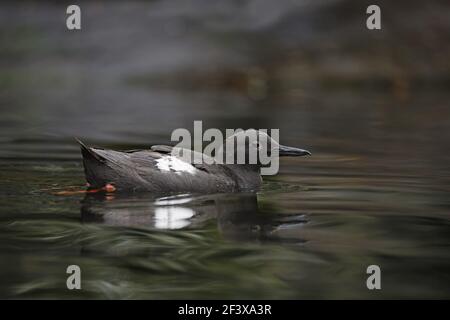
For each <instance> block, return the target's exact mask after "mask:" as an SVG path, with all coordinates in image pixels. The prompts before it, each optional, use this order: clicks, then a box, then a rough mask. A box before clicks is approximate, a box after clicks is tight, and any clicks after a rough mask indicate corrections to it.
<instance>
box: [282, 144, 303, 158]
mask: <svg viewBox="0 0 450 320" xmlns="http://www.w3.org/2000/svg"><path fill="white" fill-rule="evenodd" d="M279 155H280V157H301V156H310V155H311V152H309V151H308V150H303V149H299V148H294V147H288V146H283V145H280V147H279Z"/></svg>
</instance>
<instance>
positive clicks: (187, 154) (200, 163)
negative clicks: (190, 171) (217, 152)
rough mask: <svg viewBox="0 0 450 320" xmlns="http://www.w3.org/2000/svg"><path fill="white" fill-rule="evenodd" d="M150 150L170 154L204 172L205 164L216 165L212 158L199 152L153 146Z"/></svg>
mask: <svg viewBox="0 0 450 320" xmlns="http://www.w3.org/2000/svg"><path fill="white" fill-rule="evenodd" d="M151 150H152V151H156V152H160V153H163V154H171V155H172V156H175V157H177V158H179V159H181V160H183V161H187V162H189V163H190V164H192V165H193V166H194V167H196V168H197V169H200V170H206V168H207V167H208V166H207V164H209V165H211V164H216V161H215V160H214V159H213V158H211V157H209V156H207V155H206V154H203V153H201V152H197V151H193V150H190V149H184V148H179V147H172V146H166V145H154V146H152V147H151Z"/></svg>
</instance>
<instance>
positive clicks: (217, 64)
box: [0, 2, 450, 299]
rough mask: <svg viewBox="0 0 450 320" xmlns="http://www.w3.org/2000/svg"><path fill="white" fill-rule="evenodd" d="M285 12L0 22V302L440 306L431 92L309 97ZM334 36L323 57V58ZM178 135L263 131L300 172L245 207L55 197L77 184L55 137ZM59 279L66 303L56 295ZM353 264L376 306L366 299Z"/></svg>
mask: <svg viewBox="0 0 450 320" xmlns="http://www.w3.org/2000/svg"><path fill="white" fill-rule="evenodd" d="M292 3H293V2H292ZM291 5H292V4H289V6H288V5H287V4H286V5H285V4H283V5H281V6H280V7H279V8H278V9H277V10H267V11H266V13H267V14H266V15H260V14H255V15H252V14H250V13H251V12H253V11H251V10H249V11H246V10H243V9H242V8H237V9H236V8H234V7H233V6H232V5H230V7H227V6H226V8H225V9H226V10H225V9H224V8H222V7H221V8H219V7H217V8H216V7H214V8H212V9H211V7H208V6H205V9H204V10H200V11H190V10H188V8H187V7H181V8H182V9H177V10H174V8H171V7H170V6H168V7H166V6H165V5H164V4H161V3H160V2H154V3H153V2H152V3H151V4H143V3H141V2H138V3H134V4H133V5H132V6H129V7H125V6H122V5H120V4H114V5H111V6H107V7H105V6H102V5H99V4H96V5H92V6H91V7H88V8H89V10H87V11H86V12H87V14H86V16H85V20H84V21H85V22H86V23H87V25H86V28H85V29H84V31H83V33H78V34H67V33H66V32H65V30H64V29H63V28H62V27H58V26H59V24H60V22H61V21H62V20H61V19H60V18H61V16H60V15H59V16H58V15H57V14H56V13H58V12H60V11H58V10H60V9H61V7H59V6H57V5H55V4H53V3H46V2H45V4H44V5H42V6H39V7H34V6H31V5H30V4H29V3H28V4H27V5H24V6H18V5H15V4H13V3H9V4H8V5H7V6H5V10H4V11H2V17H3V18H4V19H2V20H1V23H2V31H1V36H2V41H3V43H6V42H8V43H9V44H10V45H8V46H2V47H1V48H0V56H1V57H2V60H1V61H2V62H1V67H2V72H1V73H0V105H1V107H0V124H1V125H0V196H1V197H0V297H1V298H40V299H41V298H95V299H103V298H132V299H135V298H150V299H163V298H168V299H173V298H254V299H258V298H271V299H272V298H288V299H297V298H331V299H334V298H355V299H360V298H370V299H371V298H396V299H397V298H450V286H449V284H450V273H449V270H450V250H449V249H450V197H449V195H450V193H449V192H450V187H449V186H450V152H449V151H448V150H449V148H448V147H449V145H450V135H449V134H448V132H449V131H450V105H449V96H448V90H446V89H445V87H444V89H442V86H441V87H434V86H422V87H421V86H418V87H414V88H413V87H410V86H408V85H407V84H405V81H407V80H408V79H405V77H407V74H400V75H399V78H398V79H397V78H395V79H390V78H388V80H386V79H385V80H386V81H387V82H386V83H387V84H386V83H385V82H384V80H383V81H381V82H382V83H381V85H379V83H375V84H373V83H372V82H371V81H369V82H368V84H369V85H367V83H366V82H364V79H367V78H370V75H369V76H367V77H366V76H365V75H362V78H358V77H357V78H356V80H355V79H353V80H355V81H354V82H355V83H360V81H362V82H364V83H365V84H366V85H363V86H352V85H350V86H349V87H347V86H344V87H341V86H337V87H335V86H334V85H331V87H330V86H325V87H322V86H320V85H317V82H318V78H320V76H318V75H317V74H316V73H314V72H319V71H318V70H319V69H320V68H318V67H317V66H318V65H320V63H317V64H314V63H313V64H312V66H313V67H311V68H306V69H305V68H303V69H302V68H300V69H298V68H297V69H296V68H291V64H294V65H296V66H297V67H298V66H299V65H300V66H302V65H308V66H311V65H310V62H311V61H306V62H305V61H304V60H302V59H311V57H310V56H309V54H308V53H306V54H304V55H299V56H296V55H294V56H293V58H292V57H291V58H290V59H291V60H289V59H285V57H284V56H283V55H281V54H280V53H279V52H281V51H282V50H280V48H281V47H282V46H286V47H289V48H291V47H292V46H293V45H294V44H295V43H296V41H299V43H302V44H305V41H306V44H307V48H309V49H310V50H312V52H314V50H313V48H316V49H317V47H314V46H315V45H317V43H316V42H314V41H313V40H311V39H317V38H316V37H313V36H311V35H310V34H306V33H307V32H313V33H314V32H325V33H327V31H326V30H327V29H320V28H319V31H317V30H316V29H315V28H313V27H311V25H310V23H311V21H312V20H314V19H313V18H314V17H315V16H314V12H316V11H314V10H312V11H308V10H307V11H304V10H303V7H301V8H302V10H300V11H298V10H297V11H293V10H292V8H291V7H290V6H291ZM86 6H88V5H87V4H86ZM177 8H180V7H177ZM208 8H209V9H208ZM255 8H256V7H255ZM147 9H148V10H149V11H145V10H147ZM150 9H151V10H150ZM241 9H242V10H243V11H242V12H243V15H244V18H245V19H237V20H239V21H237V20H236V21H235V20H233V21H234V22H232V23H231V24H229V23H228V22H227V21H230V20H228V19H217V14H216V12H217V10H219V11H220V10H222V11H220V12H229V13H230V14H232V13H233V12H234V11H233V10H239V12H241V11H240V10H241ZM209 10H210V11H209ZM223 10H224V11H223ZM227 10H228V11H227ZM255 10H256V9H255ZM305 10H306V9H305ZM402 10H403V9H402ZM291 11H292V12H294V13H293V17H294V18H295V14H300V15H301V17H303V18H302V19H294V18H292V19H291V18H289V17H291V16H290V15H289V14H290V13H291ZM61 12H64V10H63V11H61ZM136 12H139V14H137V13H136ZM295 12H297V13H295ZM320 12H322V11H320ZM244 13H245V14H244ZM304 15H307V16H308V17H310V18H311V21H310V20H308V18H306V17H305V16H304ZM225 16H226V15H225ZM205 17H206V18H208V17H209V18H208V19H206V18H205ZM205 19H206V20H205ZM283 19H286V20H283ZM387 19H388V18H387ZM199 20H201V21H202V23H199V22H198V21H199ZM117 21H128V23H127V24H124V25H121V24H119V23H118V22H117ZM279 21H285V22H286V21H287V22H286V23H284V24H283V23H281V22H280V23H278V22H279ZM314 21H315V20H314ZM317 21H319V20H317ZM320 21H322V20H320ZM327 21H329V20H327ZM25 22H26V23H25ZM296 23H297V24H296ZM330 23H331V22H330ZM298 24H300V26H302V25H303V24H305V25H309V26H310V27H311V28H310V29H308V28H300V26H299V25H298ZM290 25H293V26H294V27H295V28H294V29H295V30H297V31H296V32H295V33H292V32H293V31H292V30H294V29H292V28H288V27H289V26H290ZM313 25H314V24H313ZM297 27H299V28H297ZM296 28H297V29H296ZM289 30H291V31H289ZM302 30H303V31H302ZM314 30H316V31H314ZM323 30H325V31H323ZM336 30H337V31H336V33H337V34H334V36H336V38H334V40H333V41H335V42H326V41H325V42H326V43H335V44H336V43H338V44H339V43H340V41H341V40H342V39H341V38H339V37H338V36H339V33H338V31H339V30H341V29H339V30H338V29H336ZM269 31H270V32H269ZM341 31H342V30H341ZM347 31H348V30H347V29H344V30H343V31H342V32H343V33H342V34H347V33H346V32H347ZM265 32H269V33H267V34H266V33H265ZM339 32H340V31H339ZM424 32H425V31H424ZM293 34H295V35H296V36H297V35H298V38H295V37H294V38H293V36H292V35H293ZM322 36H323V35H322ZM364 37H365V35H364ZM12 39H14V41H12ZM273 39H280V41H279V42H277V43H275V44H276V45H275V44H274V41H275V40H273ZM283 39H285V40H283ZM288 39H290V40H288ZM319 39H320V38H319ZM325 39H326V38H325ZM364 39H366V38H364ZM264 40H265V41H266V42H265V41H264ZM294 40H295V41H294ZM252 41H253V42H252ZM283 41H284V42H283ZM308 41H309V42H308ZM342 41H343V40H342ZM349 41H351V39H350V40H349ZM363 42H364V41H359V42H358V44H361V43H363ZM3 43H2V44H3ZM265 44H267V47H268V49H267V50H266V51H264V50H263V49H264V47H265V46H266V45H265ZM280 46H281V47H280ZM387 47H389V46H387ZM269 48H272V49H273V50H269ZM275 48H276V50H275ZM320 48H321V47H319V49H317V50H319V51H320V50H326V52H327V54H326V55H325V56H327V57H329V55H333V54H335V53H333V52H330V51H329V50H328V49H327V48H325V49H320ZM294 49H295V48H294ZM297 49H298V48H297ZM303 49H305V48H300V49H299V50H300V51H301V52H304V51H305V50H303ZM309 49H308V50H309ZM302 50H303V51H302ZM348 50H350V49H348ZM305 52H308V51H307V50H306V51H305ZM380 52H381V53H382V52H383V51H382V50H381V51H380ZM405 52H406V51H405ZM408 52H413V53H417V52H419V53H420V51H414V50H411V51H408ZM278 54H280V56H278ZM400 56H401V54H400ZM444 56H445V54H444ZM370 57H371V58H370V59H372V56H370ZM322 58H323V57H322ZM341 58H342V57H341ZM292 59H294V61H293V60H292ZM295 59H299V61H296V60H295ZM325 60H326V59H325ZM327 61H328V60H327ZM333 61H335V60H331V62H328V66H329V67H330V68H331V66H340V65H341V64H340V63H337V62H336V61H341V60H339V59H337V60H336V61H335V62H333ZM352 61H353V60H352ZM284 63H285V64H284ZM296 63H298V64H296ZM349 63H350V62H349ZM314 66H315V67H314ZM325 66H327V64H325ZM346 66H347V67H348V69H351V70H359V69H358V68H356V69H352V66H348V65H346ZM380 69H382V70H389V69H383V68H380ZM193 70H194V71H195V72H193ZM236 70H237V71H236ZM240 70H245V71H243V72H240ZM292 70H293V71H292ZM320 70H330V69H329V68H328V67H325V68H323V69H320ZM333 70H334V69H333ZM346 70H347V69H346ZM395 70H396V69H395ZM308 72H310V73H308ZM311 72H312V74H311ZM323 72H325V71H323ZM297 75H301V77H300V78H301V79H299V78H296V76H297ZM357 75H359V74H357ZM347 76H348V77H351V75H347ZM302 77H303V78H302ZM325 78H326V77H325ZM346 79H347V80H348V79H349V78H346ZM377 79H378V78H377ZM377 81H378V80H377ZM338 82H340V81H338ZM350 82H351V81H350ZM391 82H392V83H391ZM328 85H329V84H328ZM194 120H203V125H204V128H205V129H206V128H209V127H217V128H220V129H225V128H239V127H241V128H251V127H252V128H279V129H280V138H281V143H283V144H286V145H292V146H297V147H301V148H305V149H308V150H311V151H312V153H313V156H312V157H302V158H291V159H289V158H283V159H282V161H281V164H280V172H279V174H278V175H277V176H273V177H266V179H265V182H264V186H263V189H262V190H261V191H260V192H258V193H256V194H214V195H199V194H182V195H152V194H136V195H131V196H121V195H119V194H106V195H92V196H84V195H83V194H74V195H66V196H61V195H57V192H59V191H63V190H79V189H82V188H83V187H84V184H85V180H84V175H83V168H82V164H81V155H80V152H79V149H78V146H77V143H76V142H75V140H74V137H79V138H81V139H83V140H84V141H85V142H86V143H88V144H94V145H100V146H103V147H110V148H118V149H128V148H148V147H149V146H150V145H152V144H161V143H162V144H164V143H168V142H169V140H170V133H171V132H172V130H174V129H176V128H181V127H184V128H188V129H190V128H192V125H193V121H194ZM71 264H76V265H79V266H80V267H81V270H82V290H80V291H76V290H74V291H70V290H67V289H66V277H67V274H66V268H67V266H68V265H71ZM371 264H376V265H379V266H380V267H381V270H382V290H379V291H370V290H368V289H367V288H366V278H367V274H366V268H367V266H369V265H371Z"/></svg>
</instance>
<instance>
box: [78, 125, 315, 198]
mask: <svg viewBox="0 0 450 320" xmlns="http://www.w3.org/2000/svg"><path fill="white" fill-rule="evenodd" d="M241 138H243V139H241ZM228 139H234V140H232V141H234V142H236V143H237V144H236V147H237V149H239V148H243V150H244V151H245V153H246V155H248V153H249V151H250V149H251V148H263V147H264V148H266V149H267V150H265V151H266V152H268V154H271V153H272V152H274V151H278V154H279V156H304V155H310V154H311V153H310V152H309V151H307V150H304V149H299V148H294V147H288V146H283V145H280V144H278V143H277V142H276V141H275V140H274V139H272V138H270V137H269V136H268V135H267V134H266V133H265V132H263V131H259V130H255V129H249V130H246V131H238V132H237V133H235V134H234V135H232V136H230V137H229V138H227V139H226V141H225V142H224V145H225V144H226V142H227V141H229V140H228ZM262 139H266V140H262ZM77 141H78V143H79V144H80V147H81V154H82V156H83V165H84V171H85V176H86V180H87V182H88V186H89V188H90V189H91V190H94V189H103V190H106V191H126V192H138V191H147V192H154V193H178V192H191V193H217V192H245V191H257V190H258V189H259V188H260V187H261V184H262V178H261V175H260V169H261V167H262V166H263V164H262V162H261V161H260V160H259V158H258V159H257V161H256V163H254V164H226V163H220V162H218V161H215V160H214V159H212V158H210V157H208V156H207V155H204V154H202V153H199V152H196V151H192V150H189V149H180V148H179V147H172V146H166V145H154V146H152V147H150V149H148V150H128V151H115V150H106V149H101V148H93V147H88V146H86V145H85V144H84V143H83V142H81V141H80V140H78V139H77ZM261 141H268V142H269V143H265V144H264V145H262V144H261V143H259V142H261ZM239 143H240V144H241V145H239ZM175 151H176V152H175ZM180 151H181V152H180ZM221 151H222V152H223V153H224V154H225V155H226V152H225V151H223V150H222V149H221ZM180 155H181V156H180ZM202 157H203V158H202ZM206 158H208V159H209V160H210V161H209V162H207V163H206V161H203V162H202V163H200V164H199V163H197V162H199V161H195V159H206ZM186 159H191V161H188V160H186Z"/></svg>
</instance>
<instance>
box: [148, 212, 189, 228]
mask: <svg viewBox="0 0 450 320" xmlns="http://www.w3.org/2000/svg"><path fill="white" fill-rule="evenodd" d="M194 214H195V211H194V210H192V209H190V208H185V207H163V208H156V209H155V228H158V229H180V228H184V227H186V226H188V225H189V224H190V221H189V220H188V219H190V218H192V217H193V216H194Z"/></svg>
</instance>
